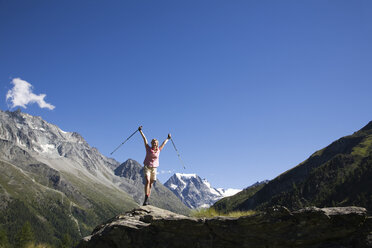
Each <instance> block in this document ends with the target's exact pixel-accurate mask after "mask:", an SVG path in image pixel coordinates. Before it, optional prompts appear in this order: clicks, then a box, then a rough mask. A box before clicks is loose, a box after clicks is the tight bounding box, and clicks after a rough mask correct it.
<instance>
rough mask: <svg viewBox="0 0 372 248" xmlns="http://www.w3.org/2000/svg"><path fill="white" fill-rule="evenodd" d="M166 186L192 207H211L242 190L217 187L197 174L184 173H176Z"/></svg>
mask: <svg viewBox="0 0 372 248" xmlns="http://www.w3.org/2000/svg"><path fill="white" fill-rule="evenodd" d="M164 186H166V187H167V188H168V189H170V190H171V191H172V192H173V193H174V194H175V195H176V196H177V197H178V198H179V199H181V201H182V202H183V203H184V204H185V205H186V206H188V207H190V208H204V207H209V206H211V205H212V204H213V203H215V202H216V201H217V200H219V199H221V198H223V197H226V196H230V195H232V194H235V193H237V192H239V191H240V190H233V189H227V190H225V189H221V188H219V189H216V188H214V187H212V186H211V184H210V183H209V182H208V181H207V180H206V179H201V178H200V177H199V176H198V175H197V174H183V173H175V174H174V175H173V176H171V177H170V178H169V179H168V181H167V182H166V183H165V184H164Z"/></svg>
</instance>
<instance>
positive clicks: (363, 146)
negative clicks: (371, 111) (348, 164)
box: [351, 136, 372, 158]
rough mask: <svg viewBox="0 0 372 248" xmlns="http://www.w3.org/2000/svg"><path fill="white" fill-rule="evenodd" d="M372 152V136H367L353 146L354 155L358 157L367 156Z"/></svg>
mask: <svg viewBox="0 0 372 248" xmlns="http://www.w3.org/2000/svg"><path fill="white" fill-rule="evenodd" d="M371 152H372V136H367V137H366V138H365V139H364V140H363V142H361V143H360V144H359V145H357V146H356V147H354V148H353V151H352V153H351V154H352V155H353V156H358V157H362V158H364V157H367V156H368V155H369V154H370V153H371Z"/></svg>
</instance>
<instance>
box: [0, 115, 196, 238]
mask: <svg viewBox="0 0 372 248" xmlns="http://www.w3.org/2000/svg"><path fill="white" fill-rule="evenodd" d="M127 165H128V163H123V164H120V163H119V162H117V161H116V160H114V159H111V158H107V157H106V156H104V155H102V154H101V153H100V152H99V151H98V150H97V149H96V148H94V147H91V146H90V145H89V144H88V143H87V142H86V141H85V140H84V138H83V137H81V136H80V135H79V134H78V133H76V132H65V131H63V130H61V129H60V128H59V127H58V126H56V125H53V124H51V123H48V122H46V121H45V120H43V119H42V118H41V117H37V116H32V115H29V114H26V113H22V112H21V111H19V110H18V111H14V112H10V111H5V112H4V111H1V110H0V216H2V215H3V214H6V213H7V212H4V211H7V206H12V204H13V207H14V208H16V209H25V211H26V207H27V209H28V208H30V209H32V211H31V210H30V214H29V216H31V215H32V214H34V215H35V216H33V215H32V216H31V217H30V218H33V220H36V221H39V220H40V221H39V222H37V223H36V225H37V226H40V228H41V229H43V230H42V231H43V232H44V231H45V232H46V230H47V228H50V227H53V228H55V230H56V232H57V233H59V232H62V231H63V233H59V234H60V235H59V236H62V235H63V234H64V233H65V231H64V230H67V229H68V230H70V231H71V233H70V235H75V234H74V233H77V234H79V235H80V237H81V236H82V235H87V234H89V233H90V232H91V231H92V229H93V228H94V227H95V225H97V224H98V223H99V222H101V221H103V220H105V219H107V218H110V217H112V216H114V215H116V214H118V213H120V212H123V211H125V210H130V209H132V208H134V207H137V206H138V203H142V202H141V201H143V194H144V193H143V191H144V185H143V184H142V185H140V184H141V183H139V184H138V185H136V186H138V187H134V186H133V178H131V177H129V176H128V177H127V173H123V174H115V173H116V172H114V170H115V169H117V168H119V167H120V168H122V169H123V170H122V171H125V169H126V171H128V168H127ZM138 166H139V167H141V166H140V165H137V167H138ZM137 169H138V168H137ZM134 172H135V173H139V172H138V170H136V171H134ZM138 175H140V177H141V176H142V175H143V174H140V173H139V174H138ZM159 184H160V183H159ZM155 188H156V187H155ZM154 191H156V189H154ZM138 192H142V195H141V198H142V199H141V198H139V197H137V196H138V195H139V194H138ZM161 193H164V194H158V198H159V202H162V204H163V205H162V207H163V208H166V209H168V210H171V211H175V212H179V213H183V214H187V213H188V212H189V209H188V208H187V207H186V206H184V204H182V202H181V201H180V200H179V199H178V198H177V197H175V196H174V197H173V198H172V197H168V196H169V195H173V194H172V192H170V191H169V190H168V189H166V188H165V187H163V191H161ZM155 195H156V194H155ZM14 204H15V205H14ZM17 204H18V205H17ZM155 204H156V203H155ZM155 204H154V205H155ZM25 206H26V207H25ZM155 206H156V205H155ZM174 206H179V208H176V209H174ZM50 209H53V211H52V212H50ZM45 214H49V215H48V216H44V215H45ZM8 217H9V218H8V219H9V220H11V219H13V218H14V219H17V218H19V217H18V215H11V216H8ZM61 219H62V220H63V222H64V223H63V225H61V223H60V222H58V221H57V220H61ZM53 221H54V222H53ZM0 224H2V225H8V224H9V225H10V224H11V225H13V223H0ZM61 227H63V228H65V227H68V228H67V229H61ZM53 230H54V229H53ZM75 238H78V237H75Z"/></svg>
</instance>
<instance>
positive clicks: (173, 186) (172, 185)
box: [169, 183, 178, 190]
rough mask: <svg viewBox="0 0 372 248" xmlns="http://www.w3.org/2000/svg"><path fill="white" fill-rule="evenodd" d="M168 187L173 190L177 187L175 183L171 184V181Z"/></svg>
mask: <svg viewBox="0 0 372 248" xmlns="http://www.w3.org/2000/svg"><path fill="white" fill-rule="evenodd" d="M169 187H171V188H172V189H173V190H175V189H177V188H178V186H177V185H175V184H173V183H171V185H170V186H169Z"/></svg>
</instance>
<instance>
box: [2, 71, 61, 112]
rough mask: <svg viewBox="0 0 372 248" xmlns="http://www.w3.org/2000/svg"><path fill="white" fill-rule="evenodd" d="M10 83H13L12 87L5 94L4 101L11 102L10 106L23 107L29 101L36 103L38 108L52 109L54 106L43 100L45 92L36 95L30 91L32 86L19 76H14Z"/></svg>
mask: <svg viewBox="0 0 372 248" xmlns="http://www.w3.org/2000/svg"><path fill="white" fill-rule="evenodd" d="M11 83H12V84H13V85H14V87H13V88H12V89H10V90H9V91H8V93H7V94H6V101H10V102H11V107H12V108H14V107H17V106H20V107H23V108H27V107H26V105H28V104H30V103H37V104H38V105H39V107H40V108H47V109H50V110H53V109H54V108H55V106H53V105H52V104H50V103H47V102H45V101H44V98H45V97H46V94H40V95H36V94H34V93H32V90H33V86H32V85H31V84H30V83H29V82H27V81H25V80H22V79H20V78H14V79H13V80H12V81H11Z"/></svg>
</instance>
